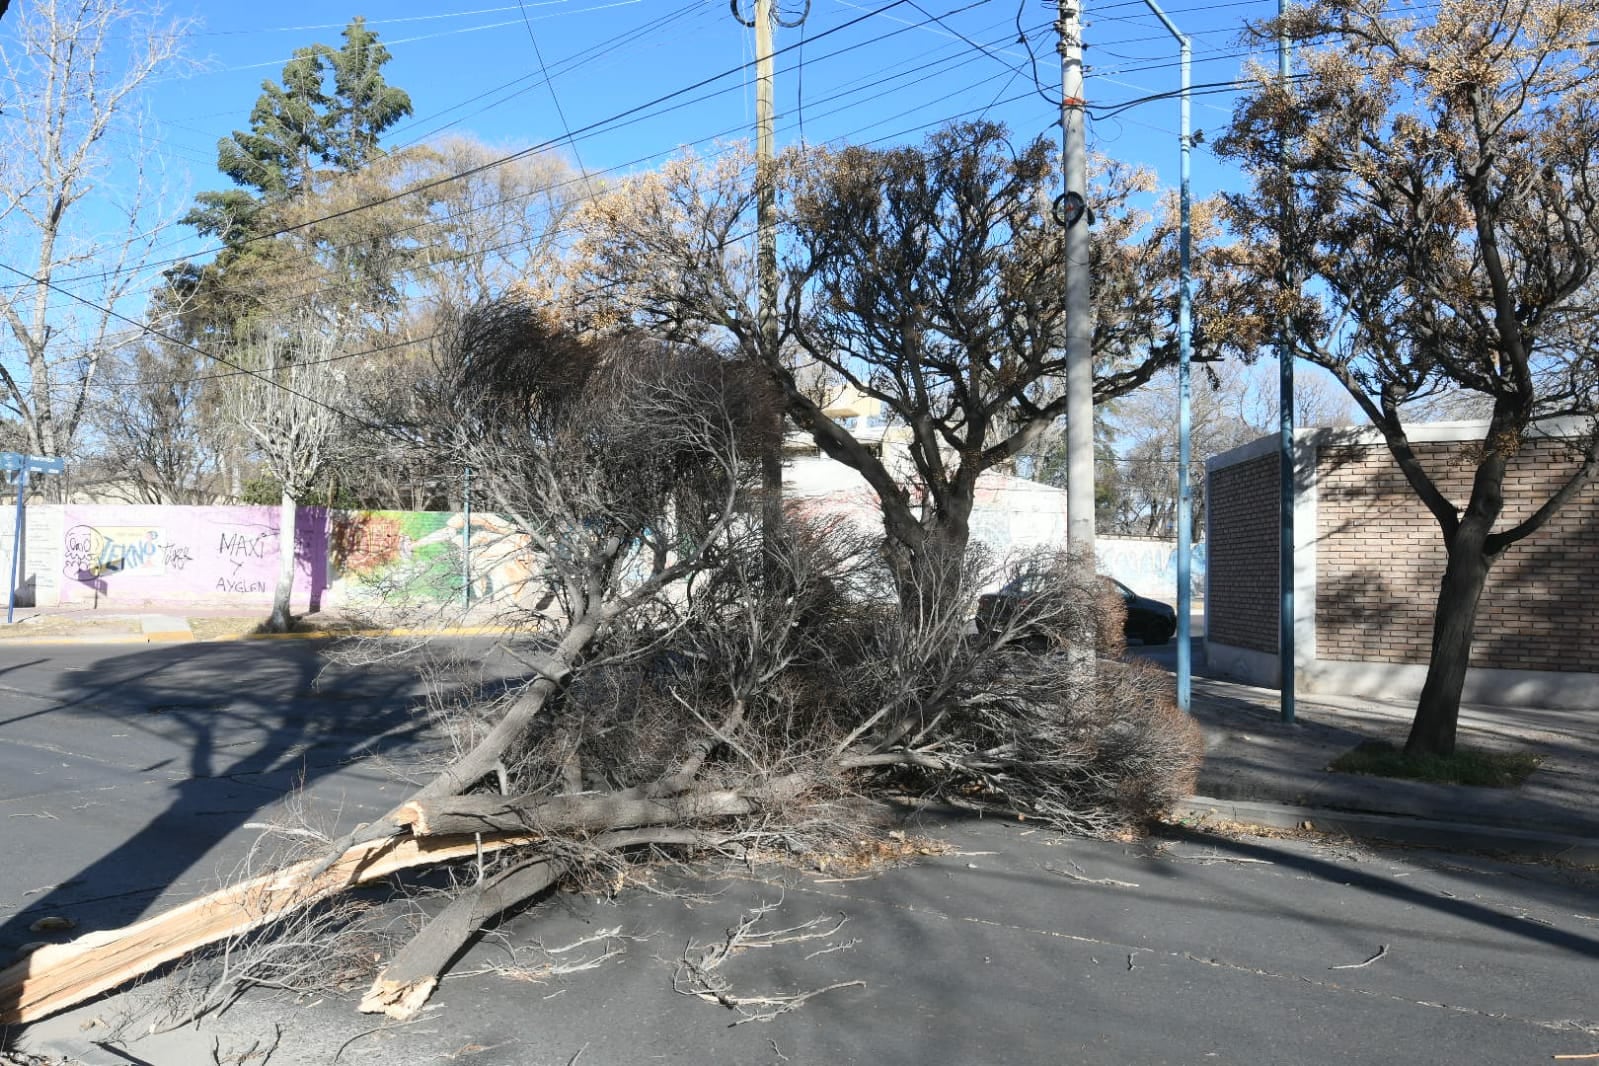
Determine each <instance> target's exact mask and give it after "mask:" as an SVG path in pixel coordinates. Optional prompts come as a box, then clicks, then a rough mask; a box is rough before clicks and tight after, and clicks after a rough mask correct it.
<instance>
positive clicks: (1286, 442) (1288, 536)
mask: <svg viewBox="0 0 1599 1066" xmlns="http://www.w3.org/2000/svg"><path fill="white" fill-rule="evenodd" d="M1287 13H1288V5H1287V0H1277V18H1278V19H1279V20H1281V19H1282V18H1284V17H1285V16H1286V15H1287ZM1291 59H1292V46H1291V45H1290V44H1289V43H1288V34H1287V33H1286V32H1285V31H1284V30H1283V29H1282V28H1281V23H1280V22H1279V28H1278V31H1277V73H1278V76H1279V78H1280V79H1281V82H1282V87H1283V91H1284V92H1287V91H1288V81H1289V77H1290V75H1291V71H1290V65H1291ZM1284 162H1285V164H1286V160H1285V161H1284ZM1283 210H1284V211H1285V212H1287V211H1289V210H1291V207H1290V205H1289V204H1288V203H1287V202H1286V201H1285V203H1284V206H1283ZM1282 269H1283V278H1282V280H1283V282H1284V283H1285V284H1286V283H1287V282H1288V281H1290V280H1291V279H1290V276H1289V272H1288V269H1287V265H1286V264H1284V266H1283V268H1282ZM1278 328H1279V330H1280V332H1279V334H1278V337H1277V421H1278V432H1279V442H1278V445H1279V447H1278V452H1279V454H1278V464H1277V465H1278V479H1279V488H1280V493H1279V498H1278V507H1279V513H1280V516H1281V521H1280V530H1279V537H1278V544H1277V588H1278V592H1279V594H1280V595H1279V598H1278V604H1277V664H1278V665H1277V669H1278V673H1279V675H1280V676H1281V690H1280V691H1281V700H1282V720H1283V721H1284V722H1292V721H1293V720H1294V685H1295V678H1294V351H1293V346H1292V345H1291V344H1290V343H1289V341H1288V321H1287V318H1286V316H1285V317H1284V319H1283V321H1282V322H1281V323H1280V324H1279V327H1278Z"/></svg>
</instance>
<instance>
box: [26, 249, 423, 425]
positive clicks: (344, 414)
mask: <svg viewBox="0 0 1599 1066" xmlns="http://www.w3.org/2000/svg"><path fill="white" fill-rule="evenodd" d="M0 269H4V270H8V271H10V272H11V273H13V274H15V275H17V276H18V277H19V278H22V279H24V280H25V281H27V282H29V283H31V284H34V285H43V286H45V287H46V288H48V289H51V290H52V291H54V292H58V293H60V294H61V295H63V296H67V297H70V298H72V299H73V300H76V301H77V302H78V303H80V304H83V305H84V306H85V307H88V308H90V309H92V310H94V311H97V312H99V313H100V314H103V315H107V316H109V317H111V318H114V319H116V320H117V321H119V322H125V323H127V324H128V325H130V326H132V327H133V328H134V329H136V330H138V331H139V332H140V333H143V334H147V335H149V336H151V337H156V338H159V339H161V340H164V341H167V342H169V343H171V344H176V345H179V346H180V347H183V348H187V349H189V350H190V351H192V352H197V353H199V354H200V355H201V356H203V357H205V358H206V359H210V360H211V361H213V362H217V363H221V364H222V365H223V366H225V367H229V368H231V369H232V370H235V371H237V372H238V373H239V374H243V375H247V376H249V377H253V378H257V379H259V380H261V381H264V382H266V383H267V384H268V385H271V386H272V387H273V388H276V389H280V390H282V391H283V392H286V393H288V394H289V395H291V396H294V397H296V398H298V399H301V400H304V401H305V402H306V403H309V404H312V405H313V406H316V407H320V408H322V409H323V410H325V411H331V412H333V413H334V414H336V415H338V416H339V417H341V418H347V419H349V420H350V421H352V422H354V423H355V424H356V425H359V426H363V427H365V428H367V429H373V430H377V431H378V432H379V433H384V434H387V435H389V436H392V437H395V438H398V439H401V440H404V439H405V438H404V437H402V436H401V435H400V434H398V433H396V432H394V430H393V428H392V427H390V426H380V425H378V424H377V423H376V422H369V421H367V420H366V419H364V418H362V417H361V416H359V415H355V414H351V413H350V412H349V411H346V410H344V409H343V408H340V407H335V406H333V405H332V404H330V403H325V402H324V401H322V400H319V399H317V398H316V397H315V396H307V395H306V394H305V393H303V392H300V391H299V390H298V389H294V388H291V387H290V386H288V385H285V384H284V383H283V382H281V381H276V380H274V379H272V378H271V377H268V376H267V375H265V374H262V373H261V372H260V371H257V370H251V369H249V368H248V367H243V366H240V365H239V364H238V363H235V362H233V361H232V360H231V359H226V358H224V357H223V356H220V355H217V354H216V353H214V352H208V351H206V350H205V349H204V348H201V347H199V346H198V345H195V344H190V343H189V342H188V341H181V340H177V339H176V338H173V337H167V336H163V335H162V334H160V333H157V332H156V331H155V330H154V329H151V328H150V327H149V326H147V325H145V324H144V323H142V322H138V321H136V320H134V319H131V318H129V317H128V316H127V315H124V314H122V313H120V312H118V311H116V310H114V309H112V308H110V307H106V306H104V305H102V304H99V303H96V302H95V301H93V300H90V299H87V298H85V297H82V296H79V295H78V294H77V293H75V292H70V291H68V290H67V289H63V288H61V287H60V286H58V285H56V284H55V283H54V282H51V281H48V280H46V279H43V278H36V277H34V276H33V275H31V274H28V273H25V272H23V271H21V270H18V269H17V268H16V267H14V266H11V265H10V264H9V263H0Z"/></svg>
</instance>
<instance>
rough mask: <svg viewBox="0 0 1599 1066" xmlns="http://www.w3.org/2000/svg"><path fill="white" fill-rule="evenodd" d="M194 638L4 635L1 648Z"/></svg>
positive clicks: (184, 635)
mask: <svg viewBox="0 0 1599 1066" xmlns="http://www.w3.org/2000/svg"><path fill="white" fill-rule="evenodd" d="M192 640H194V638H193V637H192V636H190V635H188V634H187V633H107V634H106V635H105V636H100V637H66V636H62V637H49V636H45V637H3V638H0V648H8V647H13V646H15V647H27V646H30V645H40V644H187V643H189V642H190V641H192Z"/></svg>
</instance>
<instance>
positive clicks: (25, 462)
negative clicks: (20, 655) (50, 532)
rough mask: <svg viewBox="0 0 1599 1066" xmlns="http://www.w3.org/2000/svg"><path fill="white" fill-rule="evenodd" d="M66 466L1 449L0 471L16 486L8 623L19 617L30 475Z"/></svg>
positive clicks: (8, 590) (50, 471) (63, 470)
mask: <svg viewBox="0 0 1599 1066" xmlns="http://www.w3.org/2000/svg"><path fill="white" fill-rule="evenodd" d="M66 469H67V464H66V460H64V459H46V458H44V457H43V456H39V455H23V454H21V453H20V452H0V470H4V471H5V473H6V477H7V479H8V480H9V481H10V482H11V484H13V485H15V486H16V489H17V520H16V530H15V532H13V533H12V536H11V584H10V586H9V587H8V588H7V591H6V625H11V623H12V622H13V621H15V619H16V610H17V570H18V567H19V566H20V565H21V562H22V501H23V500H24V499H26V498H27V495H28V475H29V474H60V473H63V472H65V471H66Z"/></svg>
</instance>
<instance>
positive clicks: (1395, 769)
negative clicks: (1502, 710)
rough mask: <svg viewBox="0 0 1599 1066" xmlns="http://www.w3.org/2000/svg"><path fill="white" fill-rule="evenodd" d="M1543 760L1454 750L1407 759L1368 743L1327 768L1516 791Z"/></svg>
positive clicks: (1387, 747) (1397, 751) (1383, 742)
mask: <svg viewBox="0 0 1599 1066" xmlns="http://www.w3.org/2000/svg"><path fill="white" fill-rule="evenodd" d="M1541 762H1543V756H1541V755H1534V754H1532V753H1531V752H1525V751H1477V750H1473V749H1470V748H1457V749H1455V753H1454V754H1453V755H1422V756H1419V757H1417V758H1414V759H1412V758H1409V757H1407V756H1406V755H1405V753H1404V750H1403V749H1401V748H1399V747H1397V746H1395V745H1393V744H1390V743H1389V742H1388V741H1386V740H1368V741H1366V742H1365V743H1363V744H1361V745H1359V746H1358V747H1356V748H1353V749H1352V750H1350V751H1346V752H1344V753H1343V754H1342V755H1340V756H1338V758H1336V759H1334V760H1333V761H1332V765H1331V766H1329V767H1328V769H1330V770H1335V771H1337V772H1338V773H1341V774H1367V775H1369V776H1372V777H1398V778H1404V779H1406V780H1411V781H1436V782H1439V783H1440V784H1446V785H1476V786H1478V787H1480V788H1515V787H1516V786H1517V785H1519V784H1521V783H1522V782H1523V781H1525V780H1526V779H1527V775H1528V774H1530V773H1532V772H1533V771H1534V770H1536V769H1538V764H1539V763H1541Z"/></svg>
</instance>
